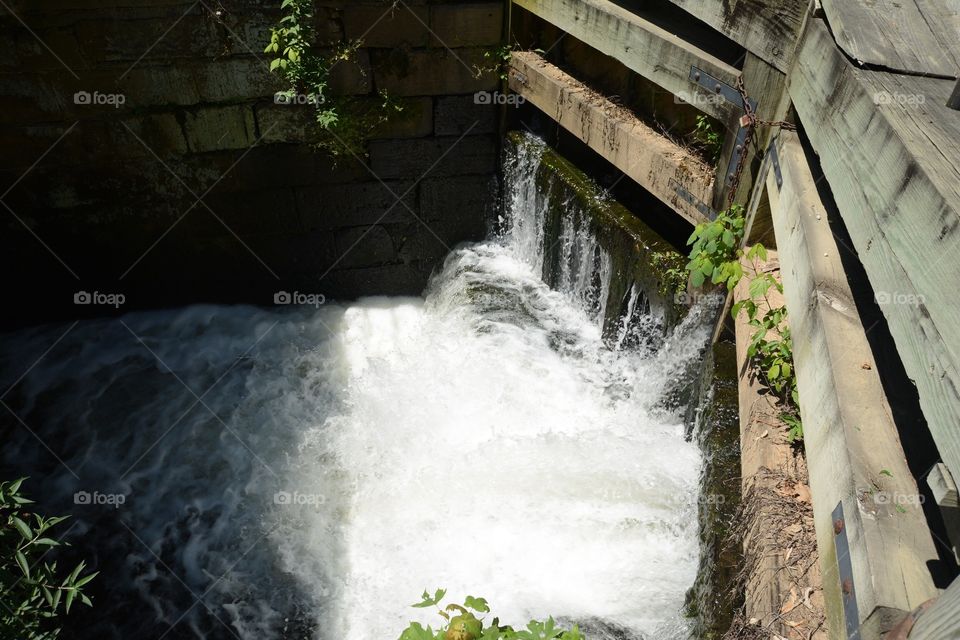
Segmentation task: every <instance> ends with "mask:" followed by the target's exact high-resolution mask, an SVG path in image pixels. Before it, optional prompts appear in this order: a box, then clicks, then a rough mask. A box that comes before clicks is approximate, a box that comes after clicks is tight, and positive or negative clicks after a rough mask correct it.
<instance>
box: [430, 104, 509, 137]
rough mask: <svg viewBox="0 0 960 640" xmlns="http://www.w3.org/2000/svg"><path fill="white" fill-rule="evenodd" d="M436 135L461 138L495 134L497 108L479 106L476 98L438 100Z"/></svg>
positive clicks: (493, 106)
mask: <svg viewBox="0 0 960 640" xmlns="http://www.w3.org/2000/svg"><path fill="white" fill-rule="evenodd" d="M435 105H436V106H435V107H434V115H433V122H434V133H436V134H437V135H438V136H460V135H463V134H464V133H466V132H467V131H470V135H480V134H484V133H494V132H495V131H496V130H497V106H496V105H492V104H477V101H476V98H475V96H450V97H440V98H437V99H436V102H435Z"/></svg>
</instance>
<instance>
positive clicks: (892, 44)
mask: <svg viewBox="0 0 960 640" xmlns="http://www.w3.org/2000/svg"><path fill="white" fill-rule="evenodd" d="M821 1H822V3H823V10H824V12H825V14H826V16H827V22H829V24H830V28H831V30H832V31H833V35H834V37H835V38H836V41H837V44H839V45H840V48H841V49H843V50H844V52H846V54H847V55H848V56H850V57H851V58H853V59H855V60H857V61H858V62H860V63H865V64H869V65H874V66H881V67H884V68H885V70H886V71H899V72H906V73H915V74H929V75H937V76H942V77H946V78H955V77H956V76H957V74H958V73H960V0H821ZM707 4H711V3H709V2H708V3H707Z"/></svg>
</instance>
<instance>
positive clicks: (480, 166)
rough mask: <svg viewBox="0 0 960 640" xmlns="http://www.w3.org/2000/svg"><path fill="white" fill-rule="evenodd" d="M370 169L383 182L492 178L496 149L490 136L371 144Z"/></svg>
mask: <svg viewBox="0 0 960 640" xmlns="http://www.w3.org/2000/svg"><path fill="white" fill-rule="evenodd" d="M370 166H371V169H372V170H373V172H374V173H375V174H377V175H378V176H380V177H381V178H382V179H387V178H406V179H413V180H417V179H420V178H424V177H438V176H451V175H470V174H492V173H494V172H495V171H496V166H497V147H496V142H495V139H494V137H493V136H466V137H465V138H462V139H459V140H458V138H455V137H445V138H421V139H415V140H374V141H373V142H371V143H370Z"/></svg>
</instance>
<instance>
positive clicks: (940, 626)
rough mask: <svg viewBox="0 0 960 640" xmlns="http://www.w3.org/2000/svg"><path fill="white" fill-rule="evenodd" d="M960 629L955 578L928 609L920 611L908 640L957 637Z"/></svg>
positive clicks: (958, 581)
mask: <svg viewBox="0 0 960 640" xmlns="http://www.w3.org/2000/svg"><path fill="white" fill-rule="evenodd" d="M957 629H960V579H956V580H954V581H953V583H952V584H951V585H950V587H949V588H947V590H946V591H944V592H943V595H941V596H940V597H939V598H938V599H937V601H936V602H934V603H933V604H932V605H931V606H930V608H929V609H927V610H926V611H924V612H923V613H921V614H920V615H919V616H918V618H917V622H916V624H915V625H914V627H913V630H912V631H910V640H943V639H944V638H955V637H957Z"/></svg>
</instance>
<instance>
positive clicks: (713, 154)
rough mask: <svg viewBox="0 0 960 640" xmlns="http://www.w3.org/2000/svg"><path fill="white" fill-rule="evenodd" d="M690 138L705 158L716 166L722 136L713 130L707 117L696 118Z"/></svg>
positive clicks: (721, 144)
mask: <svg viewBox="0 0 960 640" xmlns="http://www.w3.org/2000/svg"><path fill="white" fill-rule="evenodd" d="M690 136H691V138H693V141H694V143H695V144H696V145H697V146H699V147H700V149H702V150H703V153H704V154H705V155H706V156H707V158H708V159H709V160H710V161H711V162H712V163H713V164H717V162H718V161H719V160H720V151H722V150H723V135H722V134H721V133H720V132H719V131H717V129H716V128H714V126H713V124H712V123H711V122H710V119H709V118H707V116H703V115H700V116H697V124H696V126H695V127H694V128H693V132H691V134H690Z"/></svg>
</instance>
